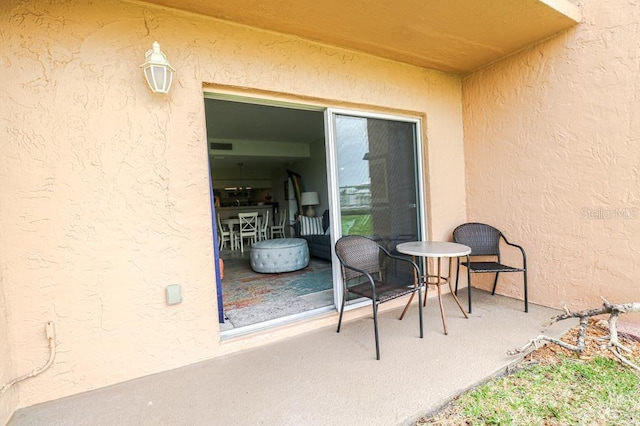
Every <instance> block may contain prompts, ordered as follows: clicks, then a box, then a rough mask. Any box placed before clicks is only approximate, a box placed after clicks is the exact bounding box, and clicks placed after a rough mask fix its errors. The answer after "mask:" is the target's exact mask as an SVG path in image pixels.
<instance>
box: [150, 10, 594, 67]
mask: <svg viewBox="0 0 640 426" xmlns="http://www.w3.org/2000/svg"><path fill="white" fill-rule="evenodd" d="M143 2H146V3H153V4H156V5H160V6H165V7H171V8H175V9H180V10H185V11H189V12H193V13H198V14H202V15H206V16H211V17H214V18H218V19H223V20H227V21H232V22H236V23H239V24H243V25H248V26H251V27H256V28H262V29H266V30H270V31H276V32H279V33H284V34H290V35H294V36H297V37H302V38H305V39H308V40H313V41H316V42H319V43H324V44H329V45H332V46H337V47H342V48H347V49H352V50H357V51H361V52H365V53H369V54H371V55H375V56H379V57H382V58H387V59H392V60H396V61H400V62H405V63H408V64H412V65H417V66H420V67H424V68H429V69H434V70H439V71H443V72H447V73H453V74H467V73H469V72H472V71H474V70H476V69H478V68H481V67H483V66H485V65H487V64H489V63H491V62H494V61H496V60H499V59H500V58H503V57H506V56H508V55H510V54H512V53H514V52H516V51H518V50H520V49H522V48H524V47H526V46H528V45H531V44H532V43H535V42H537V41H540V40H544V39H546V38H548V37H551V36H552V35H554V34H556V33H558V32H561V31H564V30H566V29H568V28H571V27H572V26H574V25H576V24H577V23H578V22H579V21H580V19H581V13H580V9H579V8H578V7H577V6H576V5H575V4H574V3H572V2H571V1H570V0H398V1H388V0H349V1H345V0H323V1H318V0H294V1H291V0H243V1H239V0H216V1H210V0H144V1H143Z"/></svg>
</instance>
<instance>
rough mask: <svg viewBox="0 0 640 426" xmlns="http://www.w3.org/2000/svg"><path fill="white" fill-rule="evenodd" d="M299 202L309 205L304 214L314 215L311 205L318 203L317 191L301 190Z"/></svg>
mask: <svg viewBox="0 0 640 426" xmlns="http://www.w3.org/2000/svg"><path fill="white" fill-rule="evenodd" d="M300 204H301V205H302V206H309V207H308V208H307V209H306V216H309V217H314V216H315V215H316V211H315V210H314V209H313V206H317V205H318V204H320V200H319V199H318V193H317V192H303V193H302V195H301V196H300Z"/></svg>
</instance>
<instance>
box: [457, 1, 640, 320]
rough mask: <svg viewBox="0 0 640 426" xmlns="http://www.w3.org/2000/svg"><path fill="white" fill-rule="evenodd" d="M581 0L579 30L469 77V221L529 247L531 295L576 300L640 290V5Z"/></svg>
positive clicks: (509, 284) (584, 302) (511, 286)
mask: <svg viewBox="0 0 640 426" xmlns="http://www.w3.org/2000/svg"><path fill="white" fill-rule="evenodd" d="M582 3H583V4H582V6H581V7H582V9H583V14H584V17H585V22H584V23H582V24H581V25H579V26H578V27H576V28H575V29H572V30H569V31H568V32H566V33H564V34H562V35H560V36H558V37H556V38H553V39H550V40H548V41H546V42H543V43H540V44H538V45H536V46H534V47H532V48H529V49H527V50H526V51H523V52H521V53H520V54H517V55H515V56H512V57H510V58H508V59H506V60H503V61H501V62H499V63H496V64H494V65H493V66H491V67H489V68H487V69H484V70H482V71H478V72H476V73H474V74H472V75H470V76H468V77H466V78H464V79H463V108H464V132H465V136H464V138H465V163H466V176H467V208H468V217H469V220H472V221H484V222H488V223H490V224H493V225H495V226H497V227H498V228H500V229H502V230H503V231H505V232H506V235H507V236H508V237H509V239H510V240H513V242H517V243H521V244H522V245H524V247H525V248H526V250H527V254H528V257H529V259H528V261H529V269H530V299H531V301H532V302H534V303H539V304H543V305H547V306H553V307H558V306H559V305H560V304H561V303H566V304H567V305H568V306H569V307H570V308H572V309H579V308H585V307H595V306H598V305H599V304H600V303H601V302H600V299H599V296H603V297H606V298H607V299H609V300H610V301H611V302H632V301H633V302H637V301H639V300H640V285H638V283H639V282H640V261H639V257H638V256H639V253H640V239H639V238H638V235H640V172H639V170H640V103H639V102H638V100H639V99H640V84H639V83H638V82H639V80H638V60H639V57H640V50H639V48H638V46H639V45H640V34H639V33H638V31H637V27H638V25H639V24H640V10H639V9H638V7H637V5H636V4H633V3H631V2H627V1H622V0H615V1H612V2H582ZM507 275H512V278H511V279H508V280H507V279H506V278H507V277H505V284H503V285H502V286H500V285H499V288H498V291H499V292H501V293H504V294H508V295H516V296H520V295H521V293H522V284H521V278H520V277H515V274H507ZM486 284H488V283H487V282H486V281H485V285H486ZM630 319H633V320H636V321H638V320H640V318H639V317H638V316H637V315H636V316H635V317H631V318H630Z"/></svg>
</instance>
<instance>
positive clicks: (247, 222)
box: [238, 212, 258, 253]
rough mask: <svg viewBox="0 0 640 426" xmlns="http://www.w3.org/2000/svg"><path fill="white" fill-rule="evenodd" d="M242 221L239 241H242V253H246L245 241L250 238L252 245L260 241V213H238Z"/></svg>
mask: <svg viewBox="0 0 640 426" xmlns="http://www.w3.org/2000/svg"><path fill="white" fill-rule="evenodd" d="M238 219H239V220H240V230H239V232H238V239H239V240H240V241H239V242H240V252H242V253H244V239H245V238H248V239H249V240H250V241H251V243H255V242H256V240H257V239H258V212H251V213H238Z"/></svg>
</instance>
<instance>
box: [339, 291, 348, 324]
mask: <svg viewBox="0 0 640 426" xmlns="http://www.w3.org/2000/svg"><path fill="white" fill-rule="evenodd" d="M345 300H347V293H346V292H343V294H342V306H340V317H339V318H338V329H337V330H336V333H340V326H341V325H342V314H343V313H344V301H345Z"/></svg>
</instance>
